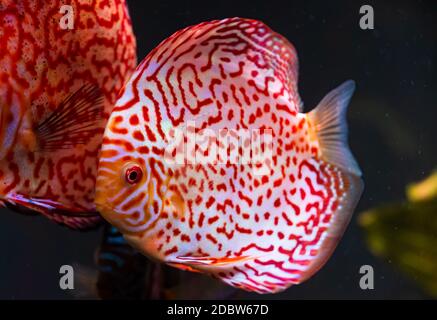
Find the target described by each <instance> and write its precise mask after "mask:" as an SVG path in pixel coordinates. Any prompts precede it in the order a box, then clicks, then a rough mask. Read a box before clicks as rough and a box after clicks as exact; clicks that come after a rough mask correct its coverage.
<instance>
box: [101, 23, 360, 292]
mask: <svg viewBox="0 0 437 320" xmlns="http://www.w3.org/2000/svg"><path fill="white" fill-rule="evenodd" d="M297 77H298V62H297V55H296V51H295V49H294V48H293V46H292V45H291V44H290V43H289V42H288V41H287V40H286V39H285V38H283V37H282V36H280V35H279V34H277V33H275V32H273V31H272V30H270V29H269V28H268V27H267V26H266V25H264V24H263V23H261V22H258V21H254V20H248V19H241V18H232V19H225V20H221V21H212V22H206V23H202V24H199V25H196V26H192V27H189V28H186V29H183V30H181V31H179V32H177V33H175V34H174V35H172V36H171V37H169V38H168V39H166V40H165V41H163V42H162V43H161V44H160V45H159V46H158V47H157V48H156V49H154V50H153V51H152V52H151V53H150V54H149V55H148V56H147V57H146V58H145V60H144V61H143V62H142V63H141V64H140V65H139V66H138V68H137V70H136V71H135V73H134V74H133V76H132V77H131V79H130V80H129V82H128V83H127V85H126V86H125V88H124V90H123V92H122V94H121V96H120V98H119V99H118V102H117V103H116V107H115V108H114V110H113V112H112V114H111V116H110V119H109V121H108V124H107V127H106V130H105V134H104V141H103V146H102V153H101V158H100V162H99V170H98V175H97V185H96V186H97V191H96V200H95V201H96V205H97V208H98V210H99V211H100V212H101V213H102V215H103V216H104V218H106V219H107V220H108V221H109V222H111V223H112V224H114V225H115V226H116V227H117V228H119V229H120V230H121V231H122V232H123V233H124V235H125V238H126V239H127V240H128V241H129V242H130V243H131V244H133V245H134V246H135V247H136V248H137V249H138V250H140V251H141V252H142V253H144V254H146V255H148V256H150V257H153V258H155V259H158V260H160V261H163V262H165V263H168V264H170V265H173V266H176V267H178V268H181V269H185V270H192V271H200V272H206V273H209V274H211V275H213V276H215V277H217V278H220V279H221V280H223V281H225V282H226V283H228V284H230V285H232V286H235V287H239V288H242V289H245V290H249V291H256V292H259V293H272V292H278V291H281V290H284V289H286V288H287V287H289V286H290V285H292V284H297V283H300V282H302V281H304V280H305V279H307V278H309V277H310V276H312V275H313V274H314V273H315V272H316V271H317V270H318V269H319V268H321V267H322V265H323V264H324V263H325V262H326V261H327V259H328V258H329V257H330V255H331V253H332V251H333V250H334V248H335V246H336V245H337V243H338V242H339V240H340V238H341V236H342V234H343V231H344V230H345V228H346V226H347V224H348V222H349V220H350V217H351V215H352V212H353V210H354V208H355V205H356V203H357V201H358V199H359V197H360V195H361V192H362V181H361V178H360V176H361V172H360V169H359V167H358V165H357V163H356V161H355V160H354V158H353V156H352V154H351V152H350V151H349V148H348V146H347V137H346V135H347V133H346V131H347V129H346V108H347V105H348V103H349V100H350V98H351V96H352V93H353V91H354V87H355V85H354V82H353V81H347V82H345V83H344V84H342V85H341V86H339V87H338V88H337V89H335V90H333V91H332V92H330V93H329V94H328V95H327V96H326V97H325V98H324V99H323V100H322V101H321V102H320V104H319V105H318V106H317V108H315V109H314V110H313V111H311V112H309V113H303V112H302V107H301V103H300V99H299V95H298V92H297ZM206 130H209V132H210V133H211V132H212V133H217V132H218V133H219V134H218V135H217V136H215V137H214V136H213V135H211V136H208V137H211V138H212V139H209V138H208V139H207V141H208V143H207V144H206V146H207V148H204V147H205V145H204V144H203V142H205V136H204V135H202V134H201V133H202V132H206ZM222 130H225V131H222ZM226 130H227V131H226ZM177 132H185V133H186V135H185V136H183V138H182V139H178V138H177V135H176V133H177ZM222 132H225V133H226V137H227V138H229V136H231V135H232V134H233V133H237V134H245V133H247V132H249V133H251V134H252V135H251V137H248V136H245V137H244V138H243V139H240V137H239V138H238V140H235V139H234V140H232V139H229V140H226V141H228V142H229V143H228V144H226V143H224V142H223V141H224V140H221V139H220V137H221V136H222ZM264 132H270V137H271V140H263V141H264V142H263V143H262V144H260V145H259V146H260V147H259V148H258V147H256V144H255V147H254V148H252V147H253V146H250V147H251V148H252V149H250V152H249V154H250V155H251V157H252V158H251V159H253V156H254V155H256V154H261V153H262V152H265V151H268V150H270V151H271V153H270V154H271V157H265V158H262V157H261V158H260V159H261V160H260V161H248V162H246V161H242V160H241V159H236V158H232V157H230V155H231V154H232V151H233V150H234V151H235V150H238V152H237V155H240V156H241V155H243V154H244V153H245V152H246V151H247V148H248V146H249V145H250V144H251V141H252V137H253V135H261V134H263V133H264ZM189 133H191V134H199V135H200V137H201V138H200V142H198V141H197V138H196V139H195V141H194V142H195V148H194V149H190V148H188V145H189V144H190V143H192V141H191V138H192V136H190V135H189ZM228 133H230V134H229V136H228ZM190 137H191V138H190ZM266 137H268V135H267V136H266ZM255 140H256V139H255ZM240 142H241V143H240ZM170 145H171V146H170ZM187 150H188V152H186V151H187ZM213 150H215V151H216V152H217V154H218V155H219V156H218V157H217V158H214V157H211V158H210V159H209V160H211V161H210V162H208V161H198V159H197V156H198V155H199V153H200V155H203V156H209V155H210V154H211V153H212V152H213ZM223 150H224V151H225V153H223V152H222V153H221V151H223ZM181 153H182V154H185V155H186V157H185V158H183V161H175V159H176V157H177V156H178V155H180V154H181ZM265 153H266V154H268V152H265ZM226 155H227V156H228V157H227V158H226ZM206 158H207V157H206ZM237 158H238V157H237ZM241 158H243V157H241ZM214 159H216V160H217V161H214ZM243 160H244V159H243ZM260 166H261V167H263V166H264V167H265V168H267V171H266V172H264V173H262V172H257V170H256V169H257V168H259V167H260Z"/></svg>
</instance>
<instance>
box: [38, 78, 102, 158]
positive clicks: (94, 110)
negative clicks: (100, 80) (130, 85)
mask: <svg viewBox="0 0 437 320" xmlns="http://www.w3.org/2000/svg"><path fill="white" fill-rule="evenodd" d="M102 119H103V96H102V94H101V92H100V89H99V88H98V87H96V86H93V85H84V86H82V87H81V88H79V89H78V90H77V91H76V92H75V93H73V94H71V95H70V96H68V97H67V98H66V99H65V100H64V101H63V102H62V103H61V104H60V105H59V106H58V107H57V108H56V110H55V111H53V113H52V114H51V115H50V116H49V117H47V118H46V119H45V120H43V121H42V122H41V123H40V124H39V125H38V126H37V128H36V135H37V139H38V147H39V148H38V149H39V150H42V151H53V150H58V149H69V148H74V147H75V146H77V145H79V144H86V143H87V142H88V141H89V140H90V139H91V138H92V137H93V136H94V135H95V134H97V133H98V132H99V131H100V130H102V128H101V120H102Z"/></svg>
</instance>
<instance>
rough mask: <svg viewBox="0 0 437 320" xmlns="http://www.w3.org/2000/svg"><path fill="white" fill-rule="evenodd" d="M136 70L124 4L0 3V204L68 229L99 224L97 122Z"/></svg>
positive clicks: (82, 1)
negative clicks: (68, 25) (66, 19)
mask: <svg viewBox="0 0 437 320" xmlns="http://www.w3.org/2000/svg"><path fill="white" fill-rule="evenodd" d="M63 5H71V8H72V9H73V11H72V12H73V18H74V23H73V29H63V28H62V27H61V23H60V22H61V19H62V17H63V16H64V15H65V12H64V13H61V7H62V6H63ZM135 66H136V42H135V37H134V35H133V32H132V26H131V21H130V18H129V14H128V11H127V7H126V4H125V1H123V0H111V1H103V0H102V1H92V2H90V1H85V0H80V1H58V0H50V1H43V2H41V1H32V0H20V1H17V0H11V1H9V0H0V203H2V204H3V205H6V206H8V207H12V208H14V209H17V210H19V211H25V212H28V211H29V210H27V209H30V210H31V211H36V212H39V213H42V214H43V215H46V216H48V217H49V218H50V219H53V220H55V221H56V222H59V223H62V224H65V225H68V226H70V227H74V228H83V227H89V226H92V225H94V224H95V223H96V222H98V221H99V220H100V217H99V215H98V213H97V212H96V211H95V206H94V202H93V201H94V186H95V176H96V171H97V161H98V157H97V155H98V152H99V150H100V144H101V138H102V134H103V129H104V120H105V118H107V117H108V116H109V114H110V112H111V110H112V107H113V105H114V102H115V100H116V97H117V94H118V92H119V90H120V89H121V87H122V85H123V83H124V82H125V81H126V80H127V78H128V77H129V76H130V75H131V73H132V72H133V70H134V68H135Z"/></svg>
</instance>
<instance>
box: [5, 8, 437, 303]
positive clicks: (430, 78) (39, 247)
mask: <svg viewBox="0 0 437 320" xmlns="http://www.w3.org/2000/svg"><path fill="white" fill-rule="evenodd" d="M128 3H129V8H130V13H131V17H132V21H133V25H134V31H135V33H136V36H137V43H138V61H141V60H142V59H143V58H144V57H145V56H146V55H147V53H148V52H149V51H150V50H151V49H153V48H154V47H155V46H156V45H158V44H159V42H160V41H162V40H164V39H165V38H166V37H168V36H170V35H171V34H172V33H173V32H175V31H177V30H178V29H181V28H183V27H186V26H188V25H192V24H196V23H199V22H202V21H205V20H212V19H221V18H225V17H232V16H241V17H247V18H254V19H259V20H261V21H263V22H265V23H266V24H267V25H269V26H270V27H271V28H272V29H273V30H275V31H277V32H279V33H281V34H282V35H284V36H285V37H286V38H288V39H289V40H290V41H291V42H292V43H293V44H294V45H295V47H296V49H297V52H298V55H299V61H300V76H299V90H300V94H301V97H302V99H303V101H304V103H305V110H306V111H307V110H310V109H311V108H313V107H314V106H315V105H317V103H318V102H319V101H320V100H321V99H322V98H323V96H324V95H325V94H326V93H328V92H329V91H330V90H331V89H333V88H335V87H336V86H337V85H339V84H340V83H342V82H343V81H344V80H346V79H354V80H355V81H356V83H357V90H356V94H355V96H354V98H353V99H352V103H351V107H350V109H349V124H350V145H351V149H352V150H353V152H354V154H355V156H356V158H357V159H358V162H359V164H360V166H361V169H362V171H363V173H364V180H365V185H366V186H365V191H364V194H363V197H362V199H361V201H360V203H359V206H358V208H357V210H356V213H355V214H354V216H353V218H352V221H351V224H350V226H349V227H348V229H347V231H346V234H345V236H344V238H343V239H342V241H341V242H340V244H339V246H338V248H337V249H336V251H335V253H334V255H333V256H332V258H331V259H330V260H329V262H328V263H327V265H326V266H325V267H324V268H323V269H322V270H321V271H320V272H319V273H317V274H316V275H315V276H314V277H313V278H312V279H310V280H309V281H307V282H306V283H304V284H302V285H299V286H294V287H291V288H290V289H289V290H287V291H286V292H283V293H280V294H277V295H274V296H271V295H270V296H258V295H251V294H242V295H240V297H256V298H259V297H262V298H265V297H267V298H277V299H290V298H291V299H296V298H301V299H308V298H327V299H334V298H352V299H355V298H359V299H361V298H363V299H368V298H376V299H381V298H391V299H399V298H413V299H414V298H417V299H420V298H427V296H426V295H425V294H424V293H423V292H422V291H421V290H420V289H419V288H418V287H417V286H416V284H415V283H413V282H412V281H410V280H409V279H407V278H406V277H404V276H403V275H402V274H400V273H398V272H397V271H396V269H395V267H394V266H393V265H391V263H390V261H383V260H381V259H378V258H375V257H374V256H373V255H372V254H371V253H370V252H369V251H368V249H367V248H366V246H365V243H364V240H363V232H362V230H361V229H360V227H359V226H358V224H357V217H358V216H359V213H360V212H361V211H363V210H366V209H369V208H371V207H374V206H377V205H380V204H382V203H386V202H390V201H401V200H402V199H404V188H405V185H406V184H407V183H409V182H412V181H417V180H420V179H421V178H423V177H425V176H426V175H427V174H429V173H430V172H431V170H432V169H433V168H435V167H436V166H437V148H436V142H435V140H436V138H437V134H436V130H435V126H436V120H437V106H436V94H435V93H436V92H437V81H436V66H435V62H436V60H435V58H436V40H437V5H436V2H434V1H391V2H389V1H387V2H384V3H383V2H382V1H378V2H376V1H364V0H363V1H350V0H349V1H310V0H306V1H287V2H285V1H284V2H275V1H271V0H262V1H247V2H243V1H236V0H235V1H231V2H224V1H202V2H196V3H194V2H190V1H178V2H177V3H176V2H167V1H140V0H137V1H128ZM365 4H370V5H372V6H373V8H374V13H375V29H374V30H361V29H360V28H359V19H360V14H359V8H360V7H361V6H362V5H365ZM436 214H437V213H436ZM393 227H394V228H395V226H393ZM100 236H101V231H99V230H96V231H91V232H86V233H83V232H75V231H70V230H68V229H66V228H62V227H59V226H57V225H55V224H53V223H52V222H50V221H48V220H46V219H44V218H40V217H26V216H21V215H19V214H16V213H14V212H10V211H8V210H6V209H1V212H0V299H23V298H24V299H73V298H76V297H77V296H78V293H73V294H72V293H69V292H63V291H62V290H60V289H59V285H58V281H59V273H58V272H59V268H60V266H61V265H63V264H80V265H81V270H82V269H84V271H83V272H84V273H86V270H90V271H92V270H94V260H93V255H94V252H95V250H96V248H97V246H98V244H99V242H100ZM364 264H369V265H372V266H373V267H374V270H375V289H374V290H371V291H370V290H367V291H363V290H361V289H360V287H359V278H360V274H359V268H360V266H362V265H364ZM211 281H213V280H211ZM200 290H208V289H207V288H203V289H200ZM198 296H199V297H202V296H203V294H202V292H199V294H198Z"/></svg>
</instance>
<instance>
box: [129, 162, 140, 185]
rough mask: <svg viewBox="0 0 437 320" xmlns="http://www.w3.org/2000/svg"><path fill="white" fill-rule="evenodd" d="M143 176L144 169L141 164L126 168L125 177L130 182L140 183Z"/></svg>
mask: <svg viewBox="0 0 437 320" xmlns="http://www.w3.org/2000/svg"><path fill="white" fill-rule="evenodd" d="M142 177H143V170H141V168H140V167H139V166H131V167H129V168H127V169H126V173H125V178H126V182H127V183H129V184H135V183H138V182H139V181H140V180H141V178H142Z"/></svg>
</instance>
